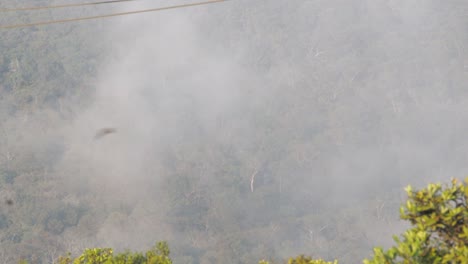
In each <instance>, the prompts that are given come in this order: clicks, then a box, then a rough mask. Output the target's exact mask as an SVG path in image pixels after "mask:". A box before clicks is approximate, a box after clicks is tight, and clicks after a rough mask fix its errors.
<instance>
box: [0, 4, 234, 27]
mask: <svg viewBox="0 0 468 264" xmlns="http://www.w3.org/2000/svg"><path fill="white" fill-rule="evenodd" d="M128 1H134V0H128ZM227 1H230V0H211V1H205V2H196V3H189V4H182V5H173V6H165V7H158V8H151V9H143V10H136V11H129V12H121V13H113V14H107V15H99V16H89V17H78V18H67V19H60V20H51V21H42V22H35V23H29V24H16V25H6V26H0V29H13V28H24V27H33V26H44V25H51V24H59V23H66V22H75V21H84V20H93V19H99V18H108V17H116V16H126V15H134V14H141V13H149V12H158V11H163V10H170V9H178V8H185V7H191V6H201V5H209V4H215V3H221V2H227Z"/></svg>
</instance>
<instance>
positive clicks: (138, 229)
mask: <svg viewBox="0 0 468 264" xmlns="http://www.w3.org/2000/svg"><path fill="white" fill-rule="evenodd" d="M172 2H173V1H161V2H158V3H155V2H152V1H135V2H132V3H128V4H124V5H105V6H100V7H99V8H78V9H72V10H54V11H40V12H23V13H2V14H0V22H1V23H2V25H3V24H16V23H23V22H30V21H42V20H48V19H58V18H63V17H69V16H85V15H94V14H102V13H108V12H114V11H122V10H129V9H139V8H145V7H148V8H151V7H154V6H164V5H165V4H171V3H172ZM53 3H63V2H59V1H8V2H5V1H4V2H2V3H0V8H7V7H12V6H26V5H28V4H31V5H40V4H53ZM467 12H468V4H467V3H465V2H464V1H456V0H451V1H444V2H443V3H441V2H439V1H403V0H401V1H400V0H396V1H383V0H382V1H380V0H377V1H375V0H372V1H371V0H368V1H356V2H352V3H351V2H350V1H344V0H333V1H329V0H327V1H325V0H323V1H306V0H300V1H299V0H298V1H280V0H270V1H245V0H237V1H236V0H233V1H229V2H226V3H221V4H216V5H212V6H206V7H197V8H192V9H184V10H172V11H167V12H160V13H154V14H146V15H139V16H131V17H123V18H114V19H108V20H96V21H87V22H78V23H72V24H59V25H51V26H44V27H31V28H24V29H14V30H1V31H0V50H1V53H0V133H1V137H0V184H1V188H0V198H2V199H4V200H7V199H11V200H12V201H13V204H12V205H8V204H4V205H3V204H2V206H1V207H0V243H1V249H0V260H4V262H5V263H11V262H12V261H13V260H16V259H18V258H20V257H25V258H27V259H29V260H31V262H32V263H41V261H42V263H50V262H51V260H52V259H55V258H56V257H57V256H58V255H61V254H63V252H67V251H70V252H72V253H74V254H77V253H78V252H81V251H83V249H84V248H85V247H113V248H116V249H119V250H120V249H125V248H128V249H132V250H143V249H146V248H148V247H150V246H151V245H153V244H154V242H155V241H159V240H167V241H168V242H169V244H170V246H171V250H172V256H173V260H174V263H256V262H257V261H258V260H259V259H262V258H267V257H272V256H273V257H274V258H278V259H281V258H284V257H287V256H292V255H297V254H300V253H307V254H311V255H313V256H317V257H322V258H325V259H334V258H338V259H339V260H340V263H358V262H359V261H361V260H362V259H363V256H367V255H369V254H371V249H372V247H373V246H375V245H379V244H381V245H383V246H385V245H388V244H389V243H390V242H391V234H394V233H398V232H399V231H401V230H403V228H404V227H405V226H404V225H403V224H402V223H400V222H399V221H398V220H397V215H396V214H395V212H397V208H398V205H399V203H400V201H401V199H400V196H401V192H400V190H401V187H402V186H405V185H407V184H409V183H418V182H423V183H425V182H427V181H432V180H439V179H441V178H448V177H451V176H454V177H462V176H464V175H466V171H467V163H466V158H467V154H466V153H467V143H466V140H465V139H466V136H465V133H464V131H466V129H467V125H466V124H468V122H466V121H467V118H468V114H467V113H466V111H465V109H466V103H467V102H468V95H467V93H466V83H468V52H467V47H468V46H467V45H468V44H467V43H468V26H467V25H468V18H467V17H466V13H467ZM103 127H115V128H116V129H117V130H116V133H113V134H109V135H108V136H105V137H103V138H101V139H99V140H94V139H93V137H94V135H95V133H96V131H97V130H99V129H101V128H103ZM421 180H423V181H421ZM390 215H391V216H392V217H390Z"/></svg>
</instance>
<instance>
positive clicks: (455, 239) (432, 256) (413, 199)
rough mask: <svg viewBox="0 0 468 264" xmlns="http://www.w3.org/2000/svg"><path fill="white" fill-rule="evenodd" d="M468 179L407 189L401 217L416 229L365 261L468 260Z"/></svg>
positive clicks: (390, 262) (430, 261)
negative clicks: (461, 181) (414, 189)
mask: <svg viewBox="0 0 468 264" xmlns="http://www.w3.org/2000/svg"><path fill="white" fill-rule="evenodd" d="M467 185H468V178H467V179H466V180H465V184H462V183H460V182H458V181H457V180H455V179H454V180H452V184H451V186H447V187H446V188H444V187H443V186H442V185H441V184H429V185H428V186H427V188H425V189H422V190H419V191H413V189H412V188H411V186H409V187H408V188H407V189H406V192H407V194H408V201H407V202H406V204H405V205H404V206H402V207H401V218H402V219H405V220H408V221H410V223H411V224H412V225H413V228H411V229H410V230H408V231H406V232H405V233H404V234H403V237H402V238H401V239H400V238H398V237H395V238H394V239H395V242H396V243H397V245H396V246H393V247H392V248H390V249H389V250H388V251H383V250H382V249H381V248H375V249H374V257H373V258H372V259H370V260H365V261H364V263H365V264H380V263H388V264H394V263H395V264H396V263H468V204H467V201H468V187H467Z"/></svg>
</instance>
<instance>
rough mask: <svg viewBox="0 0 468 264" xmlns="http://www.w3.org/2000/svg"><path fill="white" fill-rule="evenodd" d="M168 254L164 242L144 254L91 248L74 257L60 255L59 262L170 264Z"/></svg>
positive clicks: (65, 263) (70, 263)
mask: <svg viewBox="0 0 468 264" xmlns="http://www.w3.org/2000/svg"><path fill="white" fill-rule="evenodd" d="M169 254H170V251H169V246H168V245H167V243H166V242H159V243H157V244H156V245H155V246H154V247H153V248H152V249H150V250H148V251H147V252H146V253H145V254H143V253H140V252H130V251H127V252H124V253H120V254H117V255H114V252H113V250H112V248H91V249H86V250H85V251H84V252H83V254H81V255H80V256H78V257H76V258H72V257H71V256H70V254H68V255H67V256H63V257H60V258H59V264H172V260H171V259H170V258H169Z"/></svg>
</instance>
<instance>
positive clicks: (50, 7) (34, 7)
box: [0, 0, 136, 12]
mask: <svg viewBox="0 0 468 264" xmlns="http://www.w3.org/2000/svg"><path fill="white" fill-rule="evenodd" d="M132 1H136V0H111V1H99V2H89V3H80V4H64V5H52V6H30V7H18V8H0V12H17V11H33V10H41V9H56V8H66V7H78V6H91V5H102V4H115V3H121V2H132Z"/></svg>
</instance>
